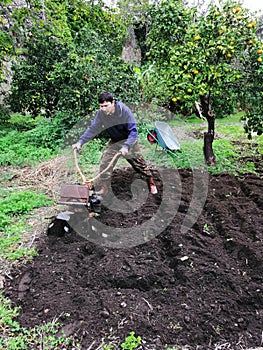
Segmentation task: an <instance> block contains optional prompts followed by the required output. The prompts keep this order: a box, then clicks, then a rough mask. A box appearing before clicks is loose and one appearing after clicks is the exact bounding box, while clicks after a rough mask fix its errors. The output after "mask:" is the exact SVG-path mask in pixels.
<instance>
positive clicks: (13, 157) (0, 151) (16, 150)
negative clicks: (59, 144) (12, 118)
mask: <svg viewBox="0 0 263 350" xmlns="http://www.w3.org/2000/svg"><path fill="white" fill-rule="evenodd" d="M30 133H31V130H30V131H28V132H24V133H21V132H19V131H18V130H12V131H8V130H6V131H1V132H0V165H2V166H7V165H13V166H23V165H30V164H36V163H39V162H41V161H44V160H47V159H49V158H50V157H51V156H52V155H54V151H52V149H49V148H45V147H43V146H40V145H38V146H37V145H34V142H33V141H32V140H33V139H32V136H33V135H32V134H30ZM39 135H41V133H39ZM41 136H42V135H41ZM34 137H37V135H36V134H35V135H34Z"/></svg>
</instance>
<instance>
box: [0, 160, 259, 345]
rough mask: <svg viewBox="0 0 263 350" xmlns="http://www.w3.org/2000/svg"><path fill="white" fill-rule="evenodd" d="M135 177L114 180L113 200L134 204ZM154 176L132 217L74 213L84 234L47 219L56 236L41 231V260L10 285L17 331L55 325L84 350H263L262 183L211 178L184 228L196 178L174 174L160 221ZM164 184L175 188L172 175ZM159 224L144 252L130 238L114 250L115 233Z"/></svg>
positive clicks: (122, 174)
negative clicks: (104, 347) (125, 348)
mask: <svg viewBox="0 0 263 350" xmlns="http://www.w3.org/2000/svg"><path fill="white" fill-rule="evenodd" d="M260 164H262V158H261V159H260V161H259V163H258V165H259V166H260ZM261 173H262V172H261ZM136 176H137V175H135V174H134V173H133V171H132V170H131V168H127V169H126V168H122V169H117V170H115V171H114V174H113V178H112V188H113V192H114V194H115V196H116V197H117V198H118V199H119V200H121V201H123V202H125V203H129V201H130V200H131V199H132V192H131V191H132V187H131V183H132V182H133V181H134V179H136ZM154 177H155V179H156V182H157V186H158V189H159V192H158V194H157V195H155V196H151V195H149V196H148V197H147V198H146V200H145V203H144V204H143V206H142V207H140V208H136V209H135V210H134V211H132V212H129V211H126V212H125V210H123V211H122V212H117V211H114V210H113V209H109V208H107V207H106V205H105V207H103V208H102V214H101V216H100V218H98V219H97V218H91V219H90V220H89V221H88V222H86V220H85V217H84V216H85V215H84V213H83V212H81V213H78V214H75V215H79V223H80V225H82V226H83V227H84V228H83V227H82V226H81V227H82V231H81V232H82V235H78V234H77V233H76V232H75V231H78V232H79V230H74V229H72V228H71V227H68V226H67V224H66V222H64V221H62V222H60V221H59V220H55V221H52V220H50V222H49V224H50V223H51V221H52V223H54V226H53V229H48V228H49V226H50V225H47V226H46V230H45V233H44V234H42V235H39V238H38V240H36V243H37V245H36V249H37V251H38V256H37V257H35V258H34V260H33V262H32V263H28V264H26V265H25V266H22V267H20V268H17V269H15V270H14V271H13V272H12V280H11V279H8V280H7V281H6V285H5V295H6V296H7V297H9V298H10V299H11V300H12V301H13V303H14V304H15V305H19V306H21V312H20V316H19V319H18V321H19V323H20V324H21V326H26V327H31V326H35V325H38V324H41V323H43V322H48V321H51V320H54V319H56V318H58V319H59V321H60V322H62V323H63V325H64V326H63V330H64V332H65V333H66V335H72V334H76V335H77V336H78V339H79V342H80V344H81V346H82V349H91V350H92V349H99V348H100V349H101V347H100V344H102V339H104V343H105V344H109V343H110V342H111V343H112V344H116V348H118V349H120V348H121V347H120V344H121V342H123V341H124V339H125V337H127V336H128V335H129V334H130V332H131V331H133V332H135V336H136V337H137V336H140V337H141V339H142V345H141V349H148V350H159V349H160V350H161V349H163V350H164V349H166V348H167V346H169V347H170V348H172V347H174V348H175V346H178V348H177V349H181V348H184V349H199V350H200V349H202V350H208V349H232V350H236V349H238V350H241V349H248V348H260V347H262V340H263V339H262V331H263V287H262V286H263V231H262V218H263V213H262V211H263V210H262V207H263V206H262V178H261V177H260V176H257V175H251V174H250V175H242V176H239V177H236V176H234V175H229V174H221V175H211V174H210V175H208V183H207V185H208V187H207V190H208V192H207V195H206V200H205V203H204V205H203V208H202V210H201V213H200V215H199V216H198V218H197V220H196V222H195V223H193V225H192V226H191V227H190V226H189V228H188V229H182V227H183V226H182V224H183V222H184V220H185V217H186V215H187V212H188V208H189V206H190V203H191V201H192V198H193V189H194V174H193V172H192V171H191V170H180V171H179V172H178V173H177V175H176V179H177V180H178V181H177V182H178V183H179V182H180V200H179V205H178V206H176V204H175V205H173V201H175V202H174V203H178V198H177V199H176V198H175V197H176V194H175V196H174V197H173V196H172V195H171V198H169V196H168V198H166V200H167V203H165V204H166V206H164V208H163V210H162V217H161V218H160V217H158V215H157V214H156V213H158V209H159V208H160V206H161V205H162V202H163V198H162V197H163V193H164V187H165V186H164V180H163V178H164V177H161V176H160V172H159V171H157V170H154ZM165 183H166V184H168V187H169V186H171V187H172V186H175V188H177V184H176V183H175V182H174V178H173V176H169V172H167V173H166V175H165ZM156 216H157V220H158V219H159V220H160V225H161V222H164V227H163V229H161V230H160V233H158V234H155V232H156V231H155V228H156V226H158V222H157V223H156V221H155V222H154V223H153V224H149V225H148V226H147V227H148V232H147V234H146V236H144V239H145V242H144V243H143V242H140V244H135V245H133V244H132V241H133V238H134V239H135V240H136V239H137V237H135V236H134V237H129V239H130V244H127V245H126V246H125V247H121V245H120V246H117V245H116V246H114V244H115V243H116V241H118V240H120V239H121V238H120V237H118V236H116V237H115V236H114V231H115V230H114V228H116V231H117V230H118V229H119V228H122V229H123V228H124V231H123V232H126V231H125V229H127V230H129V229H130V228H132V229H133V228H135V227H143V226H142V225H143V223H144V222H146V221H147V222H148V223H150V222H151V217H156ZM166 218H167V221H166ZM168 218H169V219H168ZM83 219H84V220H83ZM97 223H98V227H100V226H99V225H100V224H103V227H105V226H107V227H110V228H112V232H113V236H112V237H109V235H106V234H105V233H104V232H102V231H101V230H100V229H96V225H97ZM60 224H61V225H60ZM73 226H74V225H73ZM65 227H66V230H65ZM74 227H75V226H74ZM79 227H80V226H79ZM79 227H78V228H79ZM85 229H86V231H85ZM83 232H86V237H85V234H84V235H83ZM129 232H130V231H129ZM152 232H153V233H154V235H153V236H151V233H152ZM48 233H49V234H48ZM136 234H138V231H136V229H134V235H136ZM143 234H144V235H145V232H144V233H143ZM147 235H148V236H147ZM87 238H88V239H87ZM129 239H128V241H127V242H129ZM261 349H262V348H261Z"/></svg>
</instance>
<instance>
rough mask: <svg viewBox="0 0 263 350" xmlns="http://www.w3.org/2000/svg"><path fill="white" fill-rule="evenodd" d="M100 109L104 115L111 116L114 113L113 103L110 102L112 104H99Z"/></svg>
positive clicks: (105, 102)
mask: <svg viewBox="0 0 263 350" xmlns="http://www.w3.org/2000/svg"><path fill="white" fill-rule="evenodd" d="M100 109H101V110H102V112H103V113H104V114H106V115H111V114H112V113H114V111H115V101H112V102H107V101H104V102H103V103H100Z"/></svg>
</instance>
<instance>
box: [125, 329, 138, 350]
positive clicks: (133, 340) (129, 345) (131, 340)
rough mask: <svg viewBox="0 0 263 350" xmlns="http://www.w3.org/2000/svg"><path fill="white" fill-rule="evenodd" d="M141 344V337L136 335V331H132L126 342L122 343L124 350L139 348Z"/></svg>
mask: <svg viewBox="0 0 263 350" xmlns="http://www.w3.org/2000/svg"><path fill="white" fill-rule="evenodd" d="M139 345H141V337H140V336H138V337H136V336H135V333H134V332H130V335H129V336H128V337H126V339H125V342H124V343H122V344H121V348H122V349H124V350H133V349H137V348H138V346H139Z"/></svg>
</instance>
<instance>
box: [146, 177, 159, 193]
mask: <svg viewBox="0 0 263 350" xmlns="http://www.w3.org/2000/svg"><path fill="white" fill-rule="evenodd" d="M147 184H148V186H149V192H150V193H151V194H157V193H158V190H157V187H156V185H155V183H154V181H153V178H152V177H148V179H147Z"/></svg>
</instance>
